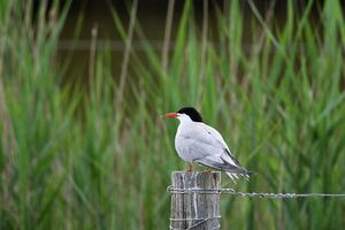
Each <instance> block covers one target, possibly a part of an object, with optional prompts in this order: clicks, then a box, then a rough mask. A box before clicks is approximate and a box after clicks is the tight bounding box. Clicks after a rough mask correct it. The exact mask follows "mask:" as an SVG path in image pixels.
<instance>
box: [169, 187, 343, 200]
mask: <svg viewBox="0 0 345 230" xmlns="http://www.w3.org/2000/svg"><path fill="white" fill-rule="evenodd" d="M167 191H168V192H169V193H172V194H174V193H175V194H176V193H178V194H188V193H203V194H214V193H217V194H229V195H233V196H239V197H249V198H256V197H258V198H268V199H293V198H313V197H314V198H317V197H324V198H345V193H315V192H313V193H271V192H241V191H236V190H234V189H232V188H219V189H200V188H188V189H179V188H174V187H173V186H172V185H170V186H168V188H167Z"/></svg>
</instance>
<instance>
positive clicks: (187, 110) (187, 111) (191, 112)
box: [177, 107, 202, 122]
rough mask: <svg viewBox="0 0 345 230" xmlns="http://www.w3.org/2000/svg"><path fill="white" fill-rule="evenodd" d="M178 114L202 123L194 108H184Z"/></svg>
mask: <svg viewBox="0 0 345 230" xmlns="http://www.w3.org/2000/svg"><path fill="white" fill-rule="evenodd" d="M177 113H179V114H186V115H188V116H189V117H190V119H192V121H196V122H202V117H201V115H200V113H199V112H198V111H197V110H196V109H195V108H193V107H183V108H181V109H180V110H179V111H177Z"/></svg>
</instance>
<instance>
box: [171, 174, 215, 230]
mask: <svg viewBox="0 0 345 230" xmlns="http://www.w3.org/2000/svg"><path fill="white" fill-rule="evenodd" d="M171 180H172V187H171V193H172V194H171V213H170V229H173V230H182V229H184V230H185V229H193V230H201V229H203V230H211V229H212V230H214V229H220V217H221V216H220V206H219V198H220V193H219V192H218V191H217V189H220V180H221V173H220V172H185V171H177V172H173V173H172V175H171ZM189 189H194V190H197V191H188V190H189Z"/></svg>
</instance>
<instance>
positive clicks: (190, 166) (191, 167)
mask: <svg viewBox="0 0 345 230" xmlns="http://www.w3.org/2000/svg"><path fill="white" fill-rule="evenodd" d="M187 172H193V165H192V163H188V169H187Z"/></svg>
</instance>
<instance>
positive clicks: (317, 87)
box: [0, 0, 345, 229]
mask: <svg viewBox="0 0 345 230" xmlns="http://www.w3.org/2000/svg"><path fill="white" fill-rule="evenodd" d="M42 2H43V4H41V5H40V7H39V9H38V14H35V15H33V13H32V12H33V11H32V10H31V8H32V5H31V4H30V1H2V2H1V3H0V76H1V78H0V121H1V122H0V132H1V133H0V134H1V148H0V175H1V177H0V228H1V229H138V228H140V229H163V228H164V229H166V228H168V223H169V207H170V204H169V201H170V196H169V194H168V193H167V192H166V187H167V186H168V185H169V184H170V173H171V171H173V170H179V169H183V168H184V163H183V162H182V161H181V160H180V159H179V158H178V157H177V155H176V154H175V150H174V147H173V137H174V132H175V128H176V125H177V124H176V122H172V121H165V120H163V119H162V117H161V114H163V113H164V112H170V111H176V110H177V109H178V108H179V107H181V106H183V105H194V106H197V107H198V108H200V109H201V111H202V113H203V114H204V116H205V120H206V121H207V122H208V123H209V124H211V125H213V126H214V127H217V128H218V129H219V130H220V131H221V133H223V134H224V137H225V139H226V140H227V142H228V143H229V144H230V146H231V149H232V151H233V152H234V153H235V155H236V156H237V157H238V158H239V159H240V161H241V162H242V164H243V165H244V166H245V167H246V168H248V169H250V170H252V171H254V172H256V175H255V176H253V177H252V178H251V180H250V181H249V182H248V183H247V182H240V183H239V184H238V185H233V184H231V182H230V181H229V180H228V179H227V178H226V177H225V176H224V177H223V184H224V186H233V187H235V188H236V189H238V190H243V191H245V190H247V191H265V192H266V191H267V192H330V193H337V192H344V191H345V180H344V179H343V176H344V174H345V167H344V165H345V141H344V140H345V103H344V98H345V93H344V84H345V67H344V66H345V65H344V44H345V19H344V12H343V11H342V10H341V4H340V2H341V1H339V0H325V1H324V3H323V4H322V5H316V3H315V2H314V1H307V2H308V3H307V5H306V7H305V8H304V9H303V11H301V10H298V9H297V8H296V6H295V5H294V3H293V1H288V4H287V8H286V15H285V16H284V20H283V21H282V22H280V23H276V22H275V20H274V18H275V15H274V14H273V12H272V11H268V13H267V15H260V13H259V11H258V10H257V8H256V6H255V5H254V3H253V2H252V1H248V2H249V3H248V4H249V7H250V9H251V13H252V16H253V17H250V21H249V22H248V21H246V20H248V18H244V15H243V11H242V10H241V5H242V3H240V1H239V0H233V1H231V2H230V4H229V9H225V11H226V12H225V13H224V12H221V11H220V10H219V12H217V20H216V21H217V23H216V25H217V28H213V29H212V30H211V29H210V28H209V26H208V24H207V23H208V20H207V18H206V19H205V20H204V23H203V24H202V26H201V28H200V27H198V26H197V25H196V23H195V20H194V10H193V6H192V4H191V1H186V4H185V6H184V10H183V13H182V15H180V16H179V18H178V19H177V18H176V15H175V16H174V17H175V18H174V19H173V20H179V27H178V31H177V33H176V35H175V37H174V38H171V36H169V27H170V24H169V23H167V30H166V31H167V32H166V37H165V39H166V40H165V44H166V45H167V46H166V47H168V46H169V42H170V45H171V44H172V43H173V49H172V50H171V51H170V52H169V51H168V49H163V51H162V52H160V51H159V52H157V50H156V49H154V47H153V46H152V44H150V42H146V43H145V51H144V55H143V54H138V52H137V51H136V50H135V49H132V46H131V44H132V37H133V34H135V35H136V36H140V37H141V38H142V39H145V34H144V31H143V30H142V28H141V27H140V21H136V20H135V19H136V7H137V5H136V4H137V3H136V1H134V2H133V4H130V5H129V11H130V15H131V17H130V20H131V21H132V23H129V24H130V25H129V27H125V26H123V25H124V23H123V22H122V21H121V19H120V17H118V15H117V12H116V9H113V11H112V12H113V16H114V26H116V28H117V30H118V31H119V33H120V34H121V36H122V38H123V39H124V41H126V50H125V54H124V59H123V60H121V62H122V69H121V71H120V72H119V73H112V71H111V65H112V64H113V62H114V61H115V60H114V59H113V58H112V55H111V53H110V52H106V51H102V52H90V64H91V67H90V70H89V76H85V78H83V79H84V80H83V81H84V82H83V84H81V83H82V82H79V83H75V84H68V81H67V83H66V84H64V82H63V80H62V79H63V77H64V67H65V63H62V64H57V63H56V61H55V60H56V54H57V46H58V39H59V34H60V32H61V29H62V27H63V25H64V21H65V17H66V14H67V12H68V7H69V6H68V4H67V5H65V6H61V5H60V6H59V1H55V2H54V3H53V4H52V6H50V8H49V9H50V10H49V13H48V14H47V11H46V9H47V6H46V5H45V4H44V2H45V1H42ZM204 4H206V3H204ZM313 8H317V9H318V10H319V11H320V17H318V18H317V19H316V20H315V19H313V17H312V15H311V12H312V11H311V9H313ZM57 9H60V10H59V12H58V11H57ZM170 21H172V19H171V18H170ZM168 22H169V20H168ZM249 29H250V30H249ZM248 30H249V31H250V33H249V32H248ZM211 41H212V42H211ZM215 41H216V42H215ZM245 41H250V43H249V44H250V46H248V43H246V42H245ZM94 42H97V41H96V39H95V40H94ZM117 61H118V60H117ZM85 79H88V80H87V81H86V80H85ZM85 82H88V83H87V84H85ZM85 85H86V87H85ZM85 88H87V90H85ZM344 215H345V203H344V200H339V199H298V200H287V201H280V200H278V201H274V200H267V199H246V198H234V197H230V196H226V195H224V196H223V197H222V216H223V218H222V222H223V223H222V226H223V229H229V228H233V229H244V228H247V229H339V228H341V227H342V226H344V225H345V219H344Z"/></svg>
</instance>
